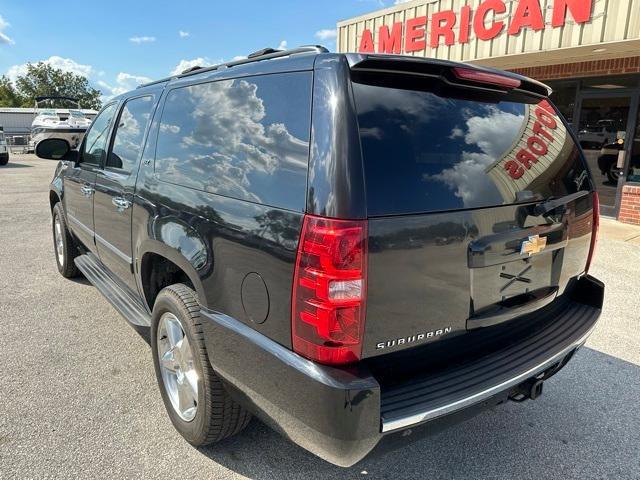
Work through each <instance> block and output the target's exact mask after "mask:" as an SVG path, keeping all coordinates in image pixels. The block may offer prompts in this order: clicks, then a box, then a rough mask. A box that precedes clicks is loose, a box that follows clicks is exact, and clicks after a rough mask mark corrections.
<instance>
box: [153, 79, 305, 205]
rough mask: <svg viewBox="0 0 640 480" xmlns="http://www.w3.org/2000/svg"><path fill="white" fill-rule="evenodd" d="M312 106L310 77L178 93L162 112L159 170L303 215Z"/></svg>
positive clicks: (197, 87)
mask: <svg viewBox="0 0 640 480" xmlns="http://www.w3.org/2000/svg"><path fill="white" fill-rule="evenodd" d="M310 105H311V74H310V73H307V72H301V73H288V74H279V75H266V76H260V77H249V78H242V79H235V80H223V81H217V82H211V83H205V84H200V85H193V86H189V87H183V88H179V89H175V90H173V91H171V92H170V93H169V94H168V95H167V100H166V103H165V105H164V110H163V113H162V120H161V124H160V133H159V135H158V144H157V149H156V171H158V172H159V173H160V177H161V178H162V179H163V180H165V181H168V182H173V183H177V184H180V185H185V186H189V187H192V188H197V189H201V190H205V191H208V192H212V193H217V194H220V195H225V196H229V197H234V198H239V199H243V200H250V201H254V202H259V203H263V204H266V205H272V206H278V207H282V208H288V209H292V210H303V209H304V204H305V191H306V177H307V163H308V157H309V129H310V115H311V112H310V108H311V107H310Z"/></svg>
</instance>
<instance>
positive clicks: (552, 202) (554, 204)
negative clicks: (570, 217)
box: [533, 190, 591, 216]
mask: <svg viewBox="0 0 640 480" xmlns="http://www.w3.org/2000/svg"><path fill="white" fill-rule="evenodd" d="M590 193H591V192H589V191H588V190H582V191H580V192H576V193H572V194H570V195H567V196H565V197H560V198H550V199H549V200H546V201H544V202H540V203H538V204H537V205H536V206H535V207H533V214H534V215H536V216H540V215H547V214H548V213H550V212H552V211H554V210H556V209H558V208H560V207H566V205H567V203H569V202H573V201H575V200H578V199H579V198H582V197H584V196H586V195H589V194H590Z"/></svg>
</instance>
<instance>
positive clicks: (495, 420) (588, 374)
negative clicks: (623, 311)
mask: <svg viewBox="0 0 640 480" xmlns="http://www.w3.org/2000/svg"><path fill="white" fill-rule="evenodd" d="M639 398H640V366H638V365H636V364H633V363H629V362H626V361H624V360H620V359H618V358H616V357H612V356H610V355H606V354H604V353H601V352H598V351H596V350H592V349H589V348H586V347H585V348H583V349H582V350H581V351H579V352H578V353H577V354H576V357H575V358H574V360H573V361H572V362H571V363H570V364H569V365H568V366H567V367H566V368H565V369H564V370H563V371H561V372H560V373H558V374H557V375H556V376H555V377H554V378H552V379H550V380H549V381H548V382H547V383H546V384H545V390H544V394H543V395H542V397H541V398H540V399H538V400H535V401H527V402H525V403H522V404H515V403H512V402H509V403H507V404H504V405H500V406H498V407H496V408H495V409H493V410H489V411H487V412H484V413H482V414H480V415H479V416H477V417H475V418H473V419H471V420H469V421H467V422H465V423H463V424H459V425H457V426H455V427H452V428H450V429H448V430H445V431H444V432H441V433H438V434H434V435H433V436H429V437H426V438H423V439H421V440H419V441H416V442H415V443H410V444H408V445H407V446H405V447H404V448H402V449H401V450H396V451H392V452H388V453H385V454H381V455H379V456H376V455H374V456H370V457H367V458H365V459H364V460H363V461H361V462H360V463H358V464H357V465H355V466H353V467H351V468H349V469H342V468H339V467H335V466H333V465H331V464H329V463H326V462H324V461H322V460H320V459H319V458H317V457H315V456H314V455H312V454H310V453H308V452H306V451H305V450H303V449H301V448H299V447H297V446H295V445H294V444H292V443H291V442H289V441H288V440H286V439H285V438H283V437H281V436H280V435H279V434H277V433H275V432H274V431H272V430H271V429H269V428H268V427H266V426H265V425H264V424H262V423H261V422H259V421H257V420H255V419H254V420H253V421H252V422H251V424H250V425H249V427H247V429H246V430H245V431H244V432H242V433H241V434H240V435H237V436H236V437H234V438H231V439H229V440H227V441H225V442H223V443H221V444H218V445H214V446H213V447H209V448H206V449H201V450H200V451H201V452H202V453H203V454H205V455H207V456H208V457H209V458H211V459H212V460H214V461H216V462H217V463H219V464H221V465H223V466H225V467H226V468H229V469H230V470H233V471H235V472H237V473H239V474H242V475H244V476H246V477H249V478H254V479H274V478H287V479H297V478H300V479H306V480H308V479H316V478H318V479H320V478H322V479H326V478H389V479H391V478H392V479H405V478H409V479H413V478H415V479H418V478H420V479H423V478H429V479H437V478H447V479H451V478H472V479H481V478H505V479H513V478H520V479H526V478H536V479H540V478H554V479H557V478H618V479H620V478H629V479H631V478H640V456H639V455H638V446H639V445H640V415H638V410H637V401H638V399H639ZM374 454H375V452H374Z"/></svg>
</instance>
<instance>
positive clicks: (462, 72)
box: [453, 67, 522, 88]
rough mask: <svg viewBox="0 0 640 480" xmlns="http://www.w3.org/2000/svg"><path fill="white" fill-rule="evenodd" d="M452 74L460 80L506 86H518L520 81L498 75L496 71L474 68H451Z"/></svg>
mask: <svg viewBox="0 0 640 480" xmlns="http://www.w3.org/2000/svg"><path fill="white" fill-rule="evenodd" d="M453 74H454V75H455V76H456V77H457V78H459V79H460V80H470V81H472V82H478V83H487V84H490V85H497V86H500V87H507V88H518V87H519V86H520V84H521V83H522V82H521V81H520V80H518V79H517V78H511V77H507V76H505V75H499V74H497V73H491V72H483V71H482V70H476V69H474V68H462V67H455V68H453Z"/></svg>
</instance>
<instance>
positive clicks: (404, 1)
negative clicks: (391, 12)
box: [393, 0, 412, 5]
mask: <svg viewBox="0 0 640 480" xmlns="http://www.w3.org/2000/svg"><path fill="white" fill-rule="evenodd" d="M411 1H412V0H396V1H395V2H393V4H394V5H400V4H401V3H407V2H411Z"/></svg>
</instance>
